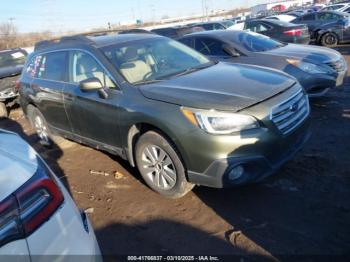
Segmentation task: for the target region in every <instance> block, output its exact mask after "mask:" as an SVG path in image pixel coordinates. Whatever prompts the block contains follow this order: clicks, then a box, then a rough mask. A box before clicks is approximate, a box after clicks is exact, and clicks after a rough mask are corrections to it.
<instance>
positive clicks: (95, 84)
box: [79, 77, 103, 92]
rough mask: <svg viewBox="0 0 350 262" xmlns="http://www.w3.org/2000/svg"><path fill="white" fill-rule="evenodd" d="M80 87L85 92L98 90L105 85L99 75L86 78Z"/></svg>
mask: <svg viewBox="0 0 350 262" xmlns="http://www.w3.org/2000/svg"><path fill="white" fill-rule="evenodd" d="M79 87H80V89H81V90H82V91H84V92H91V91H98V90H101V89H103V85H102V83H101V81H100V79H98V78H97V77H91V78H88V79H85V80H83V81H81V82H80V83H79Z"/></svg>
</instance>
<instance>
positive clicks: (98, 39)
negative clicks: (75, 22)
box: [88, 33, 162, 48]
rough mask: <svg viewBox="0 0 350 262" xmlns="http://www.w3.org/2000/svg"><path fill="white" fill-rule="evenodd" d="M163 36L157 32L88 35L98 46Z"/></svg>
mask: <svg viewBox="0 0 350 262" xmlns="http://www.w3.org/2000/svg"><path fill="white" fill-rule="evenodd" d="M157 37H162V36H159V35H156V34H148V33H137V34H133V33H131V34H111V35H103V36H93V37H88V38H89V39H90V40H92V41H93V42H94V43H95V46H96V47H97V48H99V47H102V46H107V45H114V44H121V43H126V42H131V41H137V40H146V39H151V38H157Z"/></svg>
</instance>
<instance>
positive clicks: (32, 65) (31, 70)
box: [24, 55, 42, 77]
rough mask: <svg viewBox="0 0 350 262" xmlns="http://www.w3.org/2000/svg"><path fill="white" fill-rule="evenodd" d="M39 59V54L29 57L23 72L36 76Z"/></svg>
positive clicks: (40, 57)
mask: <svg viewBox="0 0 350 262" xmlns="http://www.w3.org/2000/svg"><path fill="white" fill-rule="evenodd" d="M41 59H42V56H41V55H38V56H33V57H31V58H30V59H29V61H28V63H27V66H26V68H25V70H24V73H25V74H26V75H27V76H30V77H37V75H38V71H39V67H40V64H41Z"/></svg>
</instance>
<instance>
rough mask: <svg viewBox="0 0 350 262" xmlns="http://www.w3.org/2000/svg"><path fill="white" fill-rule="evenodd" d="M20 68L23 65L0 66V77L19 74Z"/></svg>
mask: <svg viewBox="0 0 350 262" xmlns="http://www.w3.org/2000/svg"><path fill="white" fill-rule="evenodd" d="M22 69H23V65H19V66H6V67H0V78H4V77H8V76H14V75H19V74H20V73H21V72H22Z"/></svg>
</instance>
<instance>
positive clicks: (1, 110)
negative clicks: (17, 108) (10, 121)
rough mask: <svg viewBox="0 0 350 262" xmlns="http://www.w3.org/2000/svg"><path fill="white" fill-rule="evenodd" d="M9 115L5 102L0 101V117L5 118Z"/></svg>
mask: <svg viewBox="0 0 350 262" xmlns="http://www.w3.org/2000/svg"><path fill="white" fill-rule="evenodd" d="M8 116H9V110H8V108H7V107H6V105H5V103H3V102H0V118H6V117H8Z"/></svg>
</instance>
